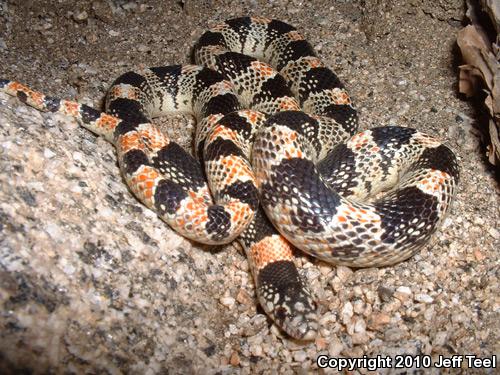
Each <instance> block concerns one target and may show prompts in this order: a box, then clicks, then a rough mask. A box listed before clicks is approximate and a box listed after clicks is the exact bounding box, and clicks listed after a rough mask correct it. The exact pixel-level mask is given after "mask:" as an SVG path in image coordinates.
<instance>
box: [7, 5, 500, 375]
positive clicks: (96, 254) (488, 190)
mask: <svg viewBox="0 0 500 375" xmlns="http://www.w3.org/2000/svg"><path fill="white" fill-rule="evenodd" d="M74 4H78V5H77V6H75V5H74ZM245 14H252V15H256V14H259V15H263V16H267V17H274V18H278V19H282V20H284V21H288V22H289V23H291V24H293V25H295V26H297V27H298V28H299V29H300V30H301V31H302V32H303V34H305V35H306V36H307V38H308V40H309V41H310V42H311V43H312V45H313V46H314V47H315V48H316V50H317V51H318V54H319V55H320V56H321V57H322V59H323V60H324V61H325V62H326V63H327V64H328V65H329V66H331V67H333V68H334V69H335V70H336V71H337V73H338V74H339V76H340V77H341V78H342V80H343V81H344V82H345V84H346V86H347V88H348V89H349V90H350V92H351V94H352V96H353V97H354V99H355V101H356V103H357V107H358V109H359V111H360V120H361V128H369V127H373V126H377V125H383V124H393V125H401V126H411V127H415V128H417V129H419V130H422V131H425V132H428V133H430V134H433V135H437V136H439V137H441V138H444V139H447V140H449V144H450V145H451V146H452V147H453V148H454V149H455V151H456V152H457V154H458V156H459V158H460V162H461V168H462V170H461V183H460V187H459V191H458V194H457V197H456V200H455V204H454V207H453V209H452V212H451V214H450V215H449V217H448V219H446V221H445V223H444V226H443V228H442V229H441V230H440V231H439V232H438V233H437V235H436V236H435V238H434V240H433V241H432V243H431V244H429V245H428V246H427V247H426V248H424V249H423V250H422V251H421V252H420V253H419V254H417V255H416V256H415V257H413V258H412V259H410V260H409V261H406V262H404V263H402V264H399V265H397V266H394V267H388V268H382V269H362V270H351V269H349V268H346V267H334V266H330V265H327V264H325V263H322V262H319V261H317V260H314V259H312V258H309V257H307V256H301V257H299V259H298V261H299V263H300V265H301V272H302V274H303V275H304V277H306V278H307V280H308V282H309V284H310V285H311V288H312V289H313V291H314V293H315V295H316V297H317V300H318V301H319V305H320V317H321V318H320V319H321V320H320V324H321V330H320V336H319V337H318V338H317V339H316V340H315V341H314V342H310V343H302V342H296V341H293V340H290V339H289V338H287V337H285V336H283V335H282V333H281V332H279V331H278V330H277V329H276V327H274V326H273V325H272V324H271V323H270V322H269V320H268V319H267V318H266V316H265V315H263V312H262V311H261V310H260V308H258V307H257V305H256V300H255V293H254V287H253V281H252V279H251V276H250V274H249V271H248V265H247V263H246V260H245V258H244V257H243V256H242V254H241V252H239V251H238V249H237V246H236V245H234V246H232V245H230V246H226V247H224V248H215V249H214V248H209V247H204V246H200V245H198V244H195V243H192V242H189V241H187V240H185V239H183V238H182V237H180V236H178V235H177V234H175V233H174V232H172V231H171V230H170V229H169V228H168V227H167V226H166V225H165V224H164V223H163V222H162V221H161V220H159V219H158V218H157V217H156V216H155V214H154V213H152V212H151V211H149V210H148V209H146V208H145V207H143V206H142V205H141V204H140V203H139V202H138V201H137V200H135V199H134V198H133V196H132V195H131V194H130V193H129V191H128V190H127V188H126V186H125V184H124V183H123V180H122V177H121V175H120V171H119V169H118V167H117V164H116V159H115V153H114V150H113V147H112V146H111V145H110V144H108V143H106V142H105V141H104V140H102V139H99V138H96V137H95V136H93V135H92V134H90V133H89V132H88V131H86V130H84V129H81V128H79V127H78V125H77V124H76V123H75V122H74V121H72V120H71V119H67V118H65V117H63V116H60V115H53V114H42V113H39V112H37V111H36V110H34V109H32V108H28V107H26V106H24V105H23V104H22V103H20V102H19V101H18V100H17V99H15V98H10V97H7V96H5V95H3V94H0V124H1V126H0V264H1V269H0V304H1V315H0V322H1V325H2V330H1V333H0V335H1V340H0V362H1V366H0V370H1V371H2V372H3V373H9V372H20V371H26V372H28V373H62V372H67V373H83V372H88V373H113V374H115V373H116V374H118V373H145V374H153V373H169V374H176V373H179V374H186V373H207V372H208V373H242V374H248V373H258V372H262V371H269V370H270V369H275V370H278V372H279V373H307V372H308V371H317V369H318V367H317V365H316V363H315V361H316V358H317V357H318V355H320V354H326V355H330V356H335V357H336V356H343V357H362V356H363V355H367V356H369V357H374V356H376V355H382V356H388V355H391V356H395V355H398V354H410V355H419V354H422V355H432V356H433V358H437V356H439V355H444V356H447V357H450V356H452V355H453V354H476V355H479V356H482V357H485V356H491V355H493V354H496V355H499V354H500V347H499V344H498V343H499V342H500V337H499V332H500V329H499V324H498V320H499V311H500V299H499V293H498V291H499V285H498V283H499V281H498V273H499V263H498V248H500V233H499V230H498V228H499V227H500V225H499V222H498V221H499V212H498V194H497V193H495V189H496V185H495V179H494V175H493V172H492V171H490V170H488V169H487V166H486V164H485V160H484V156H483V153H484V150H483V149H481V145H480V142H479V135H478V134H477V133H476V131H475V128H474V121H476V120H475V118H476V117H477V115H476V114H475V113H474V111H473V109H472V108H471V107H469V105H468V103H466V102H463V101H461V100H460V99H459V98H458V97H457V95H456V85H457V79H456V66H457V63H458V60H457V57H456V55H455V44H454V40H455V35H456V32H457V31H458V29H459V27H460V20H461V19H462V17H463V5H462V1H458V0H454V1H447V2H444V1H430V0H421V1H413V0H408V1H403V0H397V1H394V2H378V1H375V0H370V1H364V2H349V1H341V0H337V1H330V0H314V1H311V2H305V1H298V0H291V1H261V0H253V1H247V2H234V1H229V0H226V1H220V0H212V1H208V0H207V1H194V0H193V1H188V0H185V1H183V2H177V1H168V2H165V1H160V0H153V1H147V2H135V1H130V2H126V1H100V0H95V1H79V2H60V1H30V2H20V1H10V2H2V3H0V20H1V21H0V77H2V78H3V77H5V78H9V79H16V80H19V81H21V82H24V83H26V84H28V85H30V86H31V87H33V88H36V89H38V90H40V91H43V92H45V93H47V94H50V95H53V96H59V97H66V98H74V99H77V100H79V101H81V102H84V103H86V104H90V105H92V106H95V107H99V106H100V105H101V98H103V96H104V94H105V91H106V88H107V87H108V86H109V85H110V84H111V83H112V81H113V80H114V78H115V77H118V76H119V75H120V74H121V73H123V72H125V71H127V70H130V69H134V68H137V67H138V66H159V65H169V64H174V63H187V62H189V51H190V48H191V46H192V45H193V44H194V42H195V41H196V39H197V37H199V35H201V33H202V32H203V31H204V30H205V29H206V28H207V26H208V25H212V24H213V23H215V22H216V21H221V20H224V19H227V18H231V17H234V16H240V15H245ZM163 123H164V124H165V125H167V126H168V127H169V130H168V132H169V133H170V134H171V135H172V136H173V137H174V139H176V140H177V141H179V142H180V143H181V144H182V145H184V146H185V147H189V145H190V139H191V138H190V137H191V133H192V127H193V124H192V121H191V120H190V119H189V118H185V117H182V116H181V117H176V118H174V119H173V120H172V119H169V120H165V121H163ZM356 371H357V372H355V373H366V370H365V369H358V370H356ZM394 371H395V370H384V369H380V370H379V372H380V373H392V372H394ZM477 371H478V373H482V372H483V370H477ZM265 373H267V372H265ZM327 373H329V372H328V371H327ZM435 373H437V372H436V371H435Z"/></svg>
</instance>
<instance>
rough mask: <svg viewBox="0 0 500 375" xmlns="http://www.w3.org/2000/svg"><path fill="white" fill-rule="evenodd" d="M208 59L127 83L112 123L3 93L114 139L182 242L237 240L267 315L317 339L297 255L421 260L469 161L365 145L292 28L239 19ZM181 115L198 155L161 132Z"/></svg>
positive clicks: (376, 133) (110, 115)
mask: <svg viewBox="0 0 500 375" xmlns="http://www.w3.org/2000/svg"><path fill="white" fill-rule="evenodd" d="M194 56H195V60H196V64H199V65H184V66H181V65H175V66H165V67H156V68H149V69H144V70H140V71H135V72H128V73H125V74H124V75H122V76H121V77H119V78H118V79H117V80H116V81H115V82H114V84H113V85H112V87H111V88H110V90H109V92H108V94H107V98H106V112H105V113H104V112H100V111H97V110H95V109H92V108H90V107H88V106H86V105H82V104H78V103H75V102H72V101H67V100H60V99H57V98H52V97H47V96H45V95H43V94H41V93H38V92H36V91H33V90H31V89H30V88H28V87H26V86H24V85H21V84H19V83H17V82H14V81H10V80H0V90H2V91H4V92H7V93H8V94H11V95H15V96H17V97H18V98H19V99H20V100H21V101H23V102H25V103H27V104H29V105H31V106H33V107H35V108H37V109H39V110H43V111H51V112H62V113H65V114H67V115H70V116H73V117H74V118H76V119H77V120H78V121H79V122H80V123H81V125H82V126H84V127H86V128H87V129H89V130H91V131H92V132H94V133H96V134H99V135H102V136H104V137H105V138H106V139H107V140H108V141H110V142H112V143H113V144H114V145H115V146H116V149H117V153H118V160H119V164H120V167H121V170H122V173H123V175H124V177H125V180H126V182H127V184H128V186H129V187H130V190H131V191H132V192H133V193H134V194H135V195H136V196H137V198H138V199H139V200H140V201H141V202H143V203H144V204H145V205H146V206H147V207H149V208H151V209H152V210H154V211H155V212H157V213H158V215H159V216H160V217H161V218H162V219H163V220H165V221H166V222H167V223H168V224H169V225H170V226H171V227H172V228H173V229H174V230H175V231H177V232H178V233H179V234H181V235H183V236H185V237H187V238H190V239H192V240H194V241H198V242H201V243H206V244H224V243H228V242H231V241H233V240H234V239H237V240H238V241H239V242H240V243H241V244H242V246H243V247H244V249H245V252H246V254H247V257H248V259H249V262H250V265H251V270H252V273H253V276H254V279H255V283H256V289H257V296H258V299H259V302H260V304H261V306H262V307H263V309H264V311H265V312H266V313H267V314H268V315H269V316H270V317H271V318H272V319H273V320H274V321H275V322H276V324H277V325H278V326H279V327H281V328H282V329H283V330H284V331H285V332H287V333H288V334H289V335H290V336H292V337H294V338H298V339H312V338H314V337H315V336H316V332H317V328H318V324H317V313H316V304H315V302H314V299H313V297H312V295H311V293H310V292H309V290H308V288H307V287H306V286H305V284H304V282H303V280H302V279H301V277H300V276H299V273H298V271H297V269H296V267H295V263H294V261H293V254H292V252H293V249H292V246H291V245H290V244H293V245H294V246H295V247H297V248H298V249H300V250H302V251H305V252H307V253H308V254H311V255H313V256H315V257H318V258H320V259H322V260H324V261H327V262H330V263H333V264H343V265H348V266H354V267H367V266H383V265H389V264H394V263H397V262H400V261H402V260H404V259H407V258H408V257H410V256H411V255H412V254H414V253H415V252H416V251H418V250H419V249H420V248H421V247H422V246H423V245H425V244H426V243H427V242H428V240H429V238H430V236H431V235H432V234H433V233H434V232H435V231H436V229H437V228H438V226H439V224H440V223H441V222H442V220H443V218H444V217H445V214H446V213H447V211H448V210H449V207H450V204H451V200H452V198H453V195H454V191H455V188H456V185H457V182H458V174H459V172H458V163H457V159H456V157H455V155H454V154H453V152H452V151H451V150H450V149H449V148H448V147H447V146H445V145H444V144H443V143H442V142H441V141H439V140H437V139H435V138H433V137H431V136H428V135H425V134H423V133H420V132H418V131H416V130H414V129H410V128H402V127H379V128H374V129H371V130H366V131H364V132H361V133H358V134H355V133H356V130H357V115H356V111H355V109H354V108H353V106H352V103H351V99H350V98H349V95H348V94H347V92H346V90H345V89H344V87H343V85H342V84H341V82H340V80H339V79H338V78H337V76H336V75H335V73H333V72H332V71H331V70H330V69H328V68H327V67H325V66H324V65H323V63H322V62H321V61H320V59H319V58H318V57H316V56H315V54H314V50H313V48H312V47H311V45H310V44H309V43H308V42H307V41H306V40H305V39H304V38H303V37H302V36H301V35H300V34H299V33H298V32H297V31H296V29H295V28H294V27H293V26H290V25H288V24H286V23H284V22H281V21H277V20H271V19H266V18H257V17H243V18H236V19H232V20H228V21H225V22H224V23H222V24H220V25H218V26H215V27H213V28H212V29H210V30H209V31H207V32H205V33H204V34H203V35H202V36H201V38H200V40H199V41H198V43H197V44H196V46H195V48H194ZM169 113H189V114H192V115H193V116H194V117H195V118H196V121H197V131H196V142H195V144H196V145H195V149H196V157H193V156H191V155H190V153H188V152H186V151H184V150H183V149H182V148H181V147H180V146H179V145H177V144H176V143H175V142H173V141H172V140H170V139H169V138H168V137H167V136H166V135H165V134H163V133H162V132H161V131H160V130H159V129H158V128H157V127H156V126H155V125H154V124H153V123H152V122H151V119H152V118H154V117H157V116H160V115H164V114H169ZM200 160H202V161H203V165H204V167H202V166H201V164H200V162H199V161H200ZM205 176H206V178H207V181H206V180H205ZM382 192H384V194H380V193H382Z"/></svg>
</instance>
